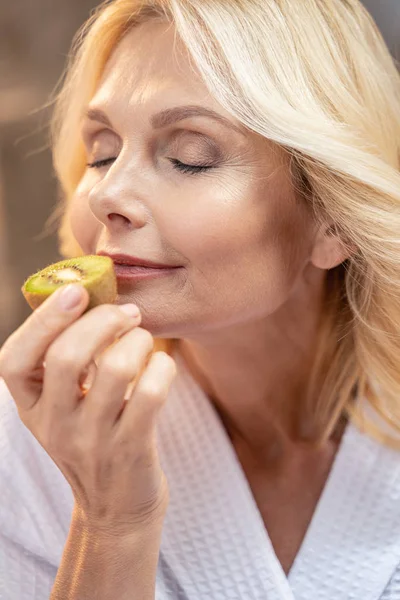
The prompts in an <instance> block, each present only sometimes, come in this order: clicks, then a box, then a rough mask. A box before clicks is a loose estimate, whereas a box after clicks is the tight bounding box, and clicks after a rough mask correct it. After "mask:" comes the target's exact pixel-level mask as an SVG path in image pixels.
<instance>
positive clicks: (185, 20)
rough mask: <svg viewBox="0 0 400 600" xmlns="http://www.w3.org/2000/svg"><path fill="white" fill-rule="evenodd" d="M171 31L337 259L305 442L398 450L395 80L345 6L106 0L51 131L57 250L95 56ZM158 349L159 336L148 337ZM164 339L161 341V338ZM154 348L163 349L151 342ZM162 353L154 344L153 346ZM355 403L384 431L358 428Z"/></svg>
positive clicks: (387, 60)
mask: <svg viewBox="0 0 400 600" xmlns="http://www.w3.org/2000/svg"><path fill="white" fill-rule="evenodd" d="M150 19H156V20H161V21H166V22H170V23H172V24H174V26H175V28H176V32H177V35H178V36H179V37H180V38H181V40H182V41H183V43H184V44H185V46H186V47H187V49H188V51H189V53H190V55H191V57H192V59H193V61H194V64H195V65H196V67H197V69H198V70H199V72H200V74H201V75H202V77H203V78H204V82H205V84H206V85H207V87H208V89H209V91H210V92H211V94H213V96H214V97H215V98H216V99H217V101H218V102H219V103H220V104H221V105H222V106H223V107H224V108H225V109H226V110H227V111H229V112H230V114H231V115H232V116H233V117H235V118H236V119H237V120H238V121H240V122H241V123H242V124H244V125H245V126H246V127H248V128H249V129H250V130H253V131H254V132H256V133H258V134H260V135H262V136H265V137H266V138H268V139H269V140H272V141H273V142H275V143H276V144H278V145H279V146H280V147H281V148H283V149H284V150H285V152H287V153H288V155H289V157H290V161H291V173H292V176H293V182H294V185H295V186H296V187H297V189H298V190H299V191H300V192H301V193H302V195H303V197H304V199H305V201H307V202H309V203H310V205H311V206H312V207H313V211H314V214H315V218H316V219H317V221H321V222H323V221H324V222H326V220H328V221H329V222H332V223H334V226H333V230H332V231H333V234H335V235H338V236H340V239H341V240H342V242H343V244H344V245H345V246H346V247H347V248H348V249H349V252H350V255H349V258H348V259H347V260H346V261H344V262H343V263H342V264H341V265H339V266H338V267H336V268H333V269H331V270H329V271H327V278H326V299H325V310H324V311H323V315H322V318H321V324H320V330H319V347H318V353H317V360H316V362H315V365H314V370H313V375H312V377H311V379H310V384H309V393H308V397H307V401H306V402H305V404H304V407H303V408H304V410H305V411H308V414H309V416H310V419H313V422H314V423H315V424H316V426H317V428H318V431H319V434H318V440H317V442H318V443H323V442H324V441H325V440H327V439H328V438H329V436H330V435H332V432H333V431H334V428H335V426H336V424H337V423H338V421H339V419H340V417H341V416H343V415H344V416H345V417H348V418H352V419H353V421H354V422H356V423H357V424H358V426H359V427H360V428H362V429H363V430H365V431H367V432H368V433H370V434H371V435H374V436H375V437H376V438H378V439H379V440H380V441H383V442H384V443H386V444H389V445H391V446H395V447H396V448H400V441H399V435H400V174H399V161H400V76H399V73H398V71H397V69H396V65H395V63H394V61H393V59H392V57H391V56H390V53H389V51H388V49H387V47H386V44H385V42H384V41H383V39H382V36H381V34H380V32H379V31H378V28H377V27H376V25H375V23H374V21H373V19H372V17H371V16H370V14H369V13H368V12H367V10H366V9H365V8H364V7H363V6H362V5H361V3H360V2H359V1H358V0H301V2H298V1H297V0H234V1H231V2H226V1H224V0H114V1H111V2H110V1H107V2H105V3H103V4H101V5H100V6H99V7H98V9H97V10H96V11H95V12H94V13H93V15H92V16H91V18H90V19H89V20H88V21H87V23H85V25H84V26H83V27H82V28H81V30H80V31H79V32H78V34H77V36H76V38H75V39H74V43H73V46H72V52H71V55H70V58H69V64H68V66H67V69H66V72H65V77H64V80H63V81H62V86H61V89H60V90H58V91H57V90H56V95H55V98H54V99H55V111H54V117H53V122H52V143H53V156H54V165H55V170H56V173H57V176H58V179H59V182H60V185H61V190H62V200H61V202H60V203H59V205H58V206H57V208H56V210H55V212H54V213H53V214H52V215H51V217H50V221H51V220H53V219H54V218H56V219H58V218H60V224H59V240H60V252H61V254H62V255H63V256H65V257H74V256H79V255H81V254H82V249H81V248H80V247H79V246H78V244H77V241H76V240H75V239H74V237H73V235H72V232H71V229H70V223H69V214H68V206H69V198H70V197H71V195H72V194H73V193H74V191H75V189H76V187H77V184H78V182H79V181H80V179H81V177H82V175H83V173H84V171H85V168H86V167H85V164H86V156H85V150H84V147H83V143H82V141H81V138H80V134H79V126H80V119H81V116H82V113H83V110H84V109H85V108H86V106H87V104H88V103H89V101H90V99H91V98H92V96H93V94H94V92H95V89H96V86H97V84H98V82H99V79H100V76H101V74H102V72H103V70H104V67H105V64H106V62H107V59H108V58H109V56H110V54H111V53H112V51H113V49H114V48H115V47H116V45H117V43H118V42H119V41H120V40H121V38H122V37H123V36H124V35H125V34H126V32H127V31H129V30H130V29H131V28H132V27H134V26H135V25H137V24H140V23H143V22H145V21H148V20H150ZM156 342H157V344H156V349H166V350H167V351H169V348H170V347H171V346H170V345H169V342H170V340H161V339H158V340H156ZM172 342H173V341H172ZM163 344H164V345H163ZM165 344H167V345H165ZM355 397H362V398H364V399H365V400H366V401H367V404H368V403H369V406H370V407H372V408H373V409H375V411H376V412H377V413H378V415H380V418H381V420H383V421H382V422H383V423H384V424H385V425H388V426H389V431H388V430H386V431H385V429H386V427H384V428H381V427H378V426H377V425H376V422H375V421H374V420H370V419H365V417H363V414H362V412H361V411H360V409H359V406H358V403H356V402H354V398H355Z"/></svg>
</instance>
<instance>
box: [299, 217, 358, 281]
mask: <svg viewBox="0 0 400 600" xmlns="http://www.w3.org/2000/svg"><path fill="white" fill-rule="evenodd" d="M355 251H356V248H355V246H353V245H351V244H345V243H344V241H343V239H342V238H341V237H340V236H339V234H338V232H337V229H336V227H335V225H332V224H329V223H324V224H323V225H321V226H320V228H319V230H318V232H317V235H316V237H315V240H314V246H313V249H312V252H311V257H310V262H311V263H312V264H313V265H314V266H315V267H317V268H318V269H325V270H329V269H333V268H334V267H337V266H338V265H340V264H341V263H342V262H344V261H345V260H346V259H348V258H349V257H350V256H352V254H354V253H355Z"/></svg>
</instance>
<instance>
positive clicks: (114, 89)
mask: <svg viewBox="0 0 400 600" xmlns="http://www.w3.org/2000/svg"><path fill="white" fill-rule="evenodd" d="M177 95H178V99H179V102H180V103H182V104H183V103H185V102H186V101H188V103H189V102H192V101H196V102H197V103H201V102H205V103H206V104H207V106H209V107H210V108H214V109H217V107H218V106H219V105H218V103H217V102H216V101H215V100H214V99H213V98H212V97H211V96H210V94H209V92H208V90H207V88H206V86H205V84H204V82H203V81H202V79H201V77H200V75H199V74H198V72H197V71H196V68H195V66H194V65H193V64H192V62H191V61H190V58H189V56H188V53H187V50H186V48H185V47H184V45H183V44H182V42H181V41H180V39H179V37H178V36H176V32H175V28H174V26H173V25H171V24H167V23H156V22H151V21H150V22H147V23H143V24H141V25H139V26H137V27H135V28H133V29H132V30H131V31H129V32H128V33H127V34H126V35H125V36H124V38H123V39H122V40H121V42H120V43H119V44H118V46H117V47H116V48H115V50H114V51H113V53H112V55H111V57H110V59H109V61H108V63H107V65H106V67H105V70H104V73H103V76H102V78H101V80H100V82H99V85H98V87H97V90H96V93H95V96H94V102H95V103H97V102H100V103H103V102H104V103H105V104H109V103H110V102H111V101H113V100H118V99H120V100H121V101H123V102H124V104H125V105H127V104H128V105H131V106H132V107H136V106H139V105H144V104H150V103H151V102H152V100H153V99H155V98H156V97H157V98H164V99H165V100H168V97H169V96H173V99H174V100H176V98H177ZM220 112H223V110H222V109H221V108H220Z"/></svg>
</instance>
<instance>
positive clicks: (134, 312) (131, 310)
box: [120, 304, 140, 317]
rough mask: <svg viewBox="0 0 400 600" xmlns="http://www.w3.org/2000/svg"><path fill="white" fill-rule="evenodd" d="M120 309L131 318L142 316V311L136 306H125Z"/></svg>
mask: <svg viewBox="0 0 400 600" xmlns="http://www.w3.org/2000/svg"><path fill="white" fill-rule="evenodd" d="M120 309H121V310H122V312H124V313H125V314H126V315H129V316H130V317H138V316H139V315H140V310H139V308H138V307H137V306H136V304H123V305H122V306H120Z"/></svg>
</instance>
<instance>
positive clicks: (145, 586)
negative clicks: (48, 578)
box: [50, 511, 163, 600]
mask: <svg viewBox="0 0 400 600" xmlns="http://www.w3.org/2000/svg"><path fill="white" fill-rule="evenodd" d="M162 524H163V521H162V520H159V521H152V522H150V523H148V524H146V525H145V526H143V525H141V526H140V528H139V527H137V528H136V529H135V530H132V532H131V533H130V534H129V535H128V534H123V535H122V534H121V535H115V536H114V535H112V536H111V535H110V534H109V533H105V532H104V533H102V532H99V531H96V532H95V531H93V530H90V529H89V528H88V527H87V526H86V525H85V524H84V523H83V521H82V519H80V517H79V515H77V514H76V511H75V513H74V516H73V518H72V521H71V528H70V531H69V535H68V538H67V542H66V545H65V548H64V554H63V556H62V560H61V564H60V568H59V570H58V573H57V577H56V580H55V583H54V587H53V590H52V594H51V596H50V600H154V598H155V581H156V572H157V564H158V556H159V548H160V541H161V532H162Z"/></svg>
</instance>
